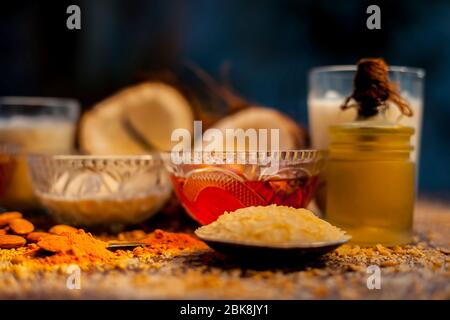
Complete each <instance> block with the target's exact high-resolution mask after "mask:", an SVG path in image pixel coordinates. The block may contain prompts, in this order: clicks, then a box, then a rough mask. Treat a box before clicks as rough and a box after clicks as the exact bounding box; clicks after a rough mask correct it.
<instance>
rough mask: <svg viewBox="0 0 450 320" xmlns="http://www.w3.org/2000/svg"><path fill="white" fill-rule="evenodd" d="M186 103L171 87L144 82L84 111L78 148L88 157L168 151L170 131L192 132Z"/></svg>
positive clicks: (191, 113) (192, 117) (190, 110)
mask: <svg viewBox="0 0 450 320" xmlns="http://www.w3.org/2000/svg"><path fill="white" fill-rule="evenodd" d="M193 121H194V116H193V112H192V108H191V106H190V104H189V102H188V101H187V100H186V99H185V98H184V96H183V95H182V94H181V93H180V92H179V91H178V90H177V89H175V88H174V87H172V86H169V85H167V84H164V83H161V82H145V83H142V84H139V85H136V86H132V87H129V88H126V89H124V90H122V91H120V92H119V93H117V94H115V95H114V96H112V97H110V98H108V99H106V100H104V101H102V102H100V103H99V104H97V105H96V106H95V107H94V108H93V109H92V110H91V111H89V112H86V113H85V114H84V115H83V117H82V119H81V124H80V147H81V149H82V150H83V151H84V152H87V153H89V154H102V155H107V154H109V155H122V154H143V153H146V152H148V151H149V150H153V149H156V150H170V148H171V146H172V144H173V143H172V141H171V134H172V131H173V130H175V129H179V128H184V129H187V130H189V132H191V133H192V130H193Z"/></svg>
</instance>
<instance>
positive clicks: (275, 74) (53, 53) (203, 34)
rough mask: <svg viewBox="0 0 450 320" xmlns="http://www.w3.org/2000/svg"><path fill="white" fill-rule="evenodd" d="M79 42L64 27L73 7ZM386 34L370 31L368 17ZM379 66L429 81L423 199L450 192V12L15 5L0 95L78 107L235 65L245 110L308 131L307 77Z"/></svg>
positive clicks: (236, 5) (439, 5) (208, 2)
mask: <svg viewBox="0 0 450 320" xmlns="http://www.w3.org/2000/svg"><path fill="white" fill-rule="evenodd" d="M74 3H77V4H78V5H80V7H81V10H82V30H81V31H69V30H67V29H66V27H65V23H66V18H67V14H66V13H65V12H66V8H67V6H68V5H69V4H74ZM369 4H378V5H380V7H381V15H382V29H381V30H372V31H370V30H367V29H366V27H365V23H366V18H367V14H366V8H367V6H368V5H369ZM364 56H381V57H384V58H385V59H386V60H387V61H388V63H390V64H393V65H407V66H416V67H422V68H425V69H426V72H427V77H426V102H425V112H424V128H423V136H422V152H421V171H420V187H421V190H422V191H425V192H428V193H435V194H436V193H440V194H443V195H448V193H449V191H450V179H449V178H450V174H449V171H450V170H449V168H448V166H449V164H450V150H449V139H450V1H444V0H442V1H412V0H404V1H399V0H397V1H385V2H380V1H370V2H365V1H349V0H347V1H318V0H310V1H294V0H292V1H262V0H259V1H257V0H250V1H225V0H224V1H213V0H201V1H200V0H199V1H137V0H128V1H118V0H86V1H21V0H18V1H14V2H9V1H8V3H2V4H1V5H0V71H1V77H0V94H1V95H44V96H45V95H50V96H72V97H75V98H78V99H80V100H81V102H82V104H83V106H84V107H89V106H90V105H91V104H92V103H94V102H96V101H98V100H99V99H101V98H103V97H105V96H107V95H109V94H111V93H113V92H114V91H115V90H117V89H119V88H121V87H123V86H125V85H127V84H130V83H132V82H133V81H135V80H136V77H137V75H138V74H140V73H142V72H151V71H155V70H161V69H163V68H165V67H170V66H173V65H175V64H177V63H180V62H181V61H184V60H191V61H194V62H195V63H196V64H198V65H200V66H201V67H202V68H204V69H206V70H207V71H208V72H209V73H211V74H213V75H215V76H218V70H219V67H220V66H221V65H222V64H223V63H224V62H229V63H230V64H231V78H232V82H233V85H234V87H235V88H237V89H238V91H239V92H240V93H241V94H242V95H244V96H245V97H247V98H248V99H250V100H252V101H255V102H257V103H261V104H263V105H268V106H273V107H276V108H279V109H280V110H283V111H284V112H286V113H288V114H289V115H291V116H292V117H294V118H295V119H296V120H297V121H299V122H300V123H303V124H306V123H307V116H306V93H307V82H306V76H307V71H308V69H309V68H311V67H313V66H318V65H328V64H353V63H355V62H356V61H357V60H358V59H359V58H361V57H364Z"/></svg>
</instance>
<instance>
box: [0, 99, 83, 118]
mask: <svg viewBox="0 0 450 320" xmlns="http://www.w3.org/2000/svg"><path fill="white" fill-rule="evenodd" d="M0 106H1V107H2V108H4V107H5V106H24V107H33V106H40V107H45V108H55V109H58V108H65V109H67V110H68V113H69V117H70V118H71V119H77V118H78V117H79V116H80V103H79V101H78V100H77V99H73V98H59V97H38V96H0Z"/></svg>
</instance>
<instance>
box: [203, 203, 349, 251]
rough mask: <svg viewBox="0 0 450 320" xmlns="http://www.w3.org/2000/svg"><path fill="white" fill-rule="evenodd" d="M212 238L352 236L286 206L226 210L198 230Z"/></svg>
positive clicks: (278, 240)
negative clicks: (229, 211) (230, 211)
mask: <svg viewBox="0 0 450 320" xmlns="http://www.w3.org/2000/svg"><path fill="white" fill-rule="evenodd" d="M196 234H197V235H198V236H199V237H204V238H207V239H210V240H221V241H236V242H248V243H255V244H300V243H312V242H322V241H340V240H344V239H348V236H347V235H346V234H345V232H344V231H342V230H340V229H339V228H337V227H335V226H333V225H331V224H329V223H328V222H326V221H325V220H322V219H320V218H318V217H316V216H315V215H314V213H312V212H311V211H309V210H306V209H295V208H291V207H285V206H276V205H271V206H266V207H248V208H242V209H238V210H236V211H234V212H232V213H228V212H226V213H224V214H223V215H221V216H220V217H219V219H217V220H216V221H215V222H213V223H211V224H209V225H206V226H203V227H200V228H198V229H197V230H196Z"/></svg>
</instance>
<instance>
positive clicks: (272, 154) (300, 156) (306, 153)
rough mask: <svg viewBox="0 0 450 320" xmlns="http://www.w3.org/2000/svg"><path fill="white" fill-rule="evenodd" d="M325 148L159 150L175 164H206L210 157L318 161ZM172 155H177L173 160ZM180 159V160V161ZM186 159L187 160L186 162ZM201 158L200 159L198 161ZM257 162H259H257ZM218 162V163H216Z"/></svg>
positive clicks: (232, 161) (232, 160) (161, 154)
mask: <svg viewBox="0 0 450 320" xmlns="http://www.w3.org/2000/svg"><path fill="white" fill-rule="evenodd" d="M327 154H328V152H327V151H326V150H319V149H292V150H279V151H278V150H272V151H195V150H194V151H165V152H161V153H160V156H161V159H162V160H163V161H164V162H165V163H168V162H175V164H183V162H184V164H204V163H205V161H206V163H208V164H214V163H210V162H209V161H210V160H211V159H214V160H215V161H219V162H220V161H223V162H224V163H223V164H230V163H235V162H234V161H238V162H237V163H239V161H242V159H244V160H247V159H257V160H258V161H259V160H261V159H266V160H267V159H270V160H275V161H319V160H320V159H324V158H326V157H327ZM173 155H175V156H177V157H179V158H175V159H177V160H176V161H174V158H173ZM181 159H182V161H180V160H181ZM185 160H187V161H188V162H186V161H185ZM200 160H201V161H200ZM230 161H231V162H230ZM258 163H259V162H258ZM217 164H219V163H217Z"/></svg>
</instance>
